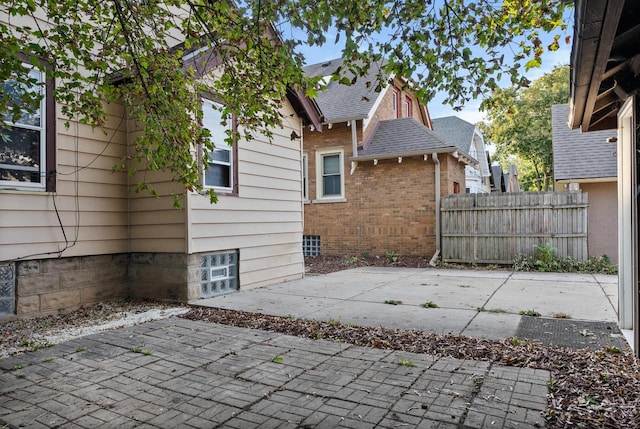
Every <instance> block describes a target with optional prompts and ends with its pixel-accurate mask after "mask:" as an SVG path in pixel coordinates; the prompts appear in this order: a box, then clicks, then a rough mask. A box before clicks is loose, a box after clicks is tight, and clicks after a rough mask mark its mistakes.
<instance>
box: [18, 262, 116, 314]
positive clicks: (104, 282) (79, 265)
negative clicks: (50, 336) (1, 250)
mask: <svg viewBox="0 0 640 429" xmlns="http://www.w3.org/2000/svg"><path fill="white" fill-rule="evenodd" d="M127 262H128V255H126V254H118V255H101V256H81V257H70V258H58V259H43V260H30V261H22V262H16V264H15V265H16V269H15V284H16V314H17V315H18V316H28V315H38V314H46V313H52V312H56V311H61V310H68V309H73V308H78V307H80V306H83V305H87V304H94V303H96V302H100V301H104V300H106V299H113V298H123V297H126V296H127V295H128V288H127Z"/></svg>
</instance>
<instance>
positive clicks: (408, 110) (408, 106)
mask: <svg viewBox="0 0 640 429" xmlns="http://www.w3.org/2000/svg"><path fill="white" fill-rule="evenodd" d="M412 110H413V102H412V100H411V99H410V98H409V97H408V96H405V97H404V100H403V101H402V113H403V114H404V117H405V118H410V117H411V115H412V114H413V112H412Z"/></svg>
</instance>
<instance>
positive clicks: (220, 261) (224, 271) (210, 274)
mask: <svg viewBox="0 0 640 429" xmlns="http://www.w3.org/2000/svg"><path fill="white" fill-rule="evenodd" d="M200 286H201V295H200V296H201V298H209V297H212V296H216V295H221V294H224V293H229V292H233V291H236V290H238V252H236V251H232V252H218V253H212V254H208V255H202V260H201V262H200Z"/></svg>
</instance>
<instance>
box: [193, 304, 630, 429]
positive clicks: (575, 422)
mask: <svg viewBox="0 0 640 429" xmlns="http://www.w3.org/2000/svg"><path fill="white" fill-rule="evenodd" d="M181 317H184V318H187V319H190V320H200V321H206V322H213V323H220V324H225V325H233V326H239V327H246V328H253V329H262V330H268V331H273V332H280V333H283V334H287V335H295V336H299V337H304V338H310V339H318V338H322V339H323V340H334V341H344V342H347V343H350V344H354V345H357V346H364V347H378V348H388V349H394V350H403V351H408V352H413V353H425V354H429V355H436V356H448V357H453V358H457V359H471V360H484V361H491V362H494V363H498V364H502V365H510V366H518V367H528V368H538V369H545V370H548V371H550V372H551V377H552V379H551V381H550V383H549V407H548V408H547V410H546V412H545V418H546V419H547V427H551V428H565V427H598V428H636V427H640V364H639V363H638V362H637V361H636V360H635V358H634V356H633V354H632V353H631V351H617V350H613V349H611V350H600V351H593V350H587V349H580V350H573V349H568V348H560V347H545V346H542V345H540V344H536V343H521V344H512V343H511V342H510V341H509V340H505V341H491V340H483V339H477V338H469V337H463V336H455V335H436V334H431V333H427V332H422V331H414V330H401V329H387V328H384V327H377V328H369V327H360V326H351V325H345V324H342V323H336V322H335V321H332V322H320V321H314V320H307V319H296V318H290V317H279V316H270V315H264V314H259V313H247V312H241V311H233V310H222V309H215V308H194V309H192V310H191V311H190V312H189V313H187V314H185V315H184V316H181Z"/></svg>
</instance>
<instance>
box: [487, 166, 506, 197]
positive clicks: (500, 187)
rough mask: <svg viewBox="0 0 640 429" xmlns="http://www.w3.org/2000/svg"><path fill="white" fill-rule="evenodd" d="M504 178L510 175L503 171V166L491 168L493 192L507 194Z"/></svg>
mask: <svg viewBox="0 0 640 429" xmlns="http://www.w3.org/2000/svg"><path fill="white" fill-rule="evenodd" d="M504 176H507V177H508V176H509V175H508V174H506V173H504V172H503V171H502V166H500V165H497V164H496V165H492V166H491V192H506V190H507V187H506V186H505V183H506V182H505V177H504Z"/></svg>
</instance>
